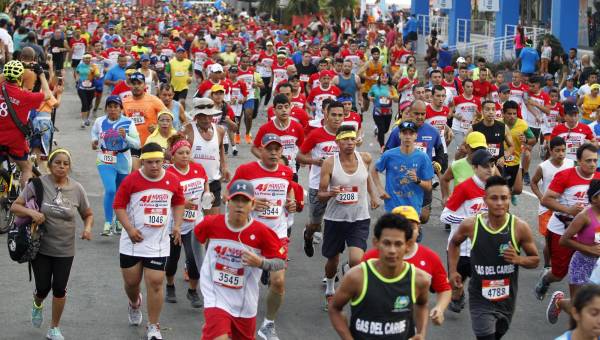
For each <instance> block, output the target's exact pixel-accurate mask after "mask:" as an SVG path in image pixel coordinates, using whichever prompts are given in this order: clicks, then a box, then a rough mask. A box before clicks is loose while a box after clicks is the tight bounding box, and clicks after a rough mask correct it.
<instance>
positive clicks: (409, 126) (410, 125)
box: [398, 120, 418, 132]
mask: <svg viewBox="0 0 600 340" xmlns="http://www.w3.org/2000/svg"><path fill="white" fill-rule="evenodd" d="M398 128H399V129H400V132H402V131H404V130H412V131H414V132H417V130H418V128H417V124H415V123H414V122H411V121H410V120H405V121H403V122H402V123H400V125H398Z"/></svg>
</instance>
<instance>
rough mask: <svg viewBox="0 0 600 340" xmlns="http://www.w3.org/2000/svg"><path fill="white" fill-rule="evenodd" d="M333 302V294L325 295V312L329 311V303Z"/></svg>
mask: <svg viewBox="0 0 600 340" xmlns="http://www.w3.org/2000/svg"><path fill="white" fill-rule="evenodd" d="M331 300H333V294H325V305H324V306H323V310H324V311H326V312H327V311H329V303H331Z"/></svg>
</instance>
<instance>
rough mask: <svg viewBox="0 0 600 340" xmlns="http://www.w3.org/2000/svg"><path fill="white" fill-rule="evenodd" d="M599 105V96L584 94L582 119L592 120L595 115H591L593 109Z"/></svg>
mask: <svg viewBox="0 0 600 340" xmlns="http://www.w3.org/2000/svg"><path fill="white" fill-rule="evenodd" d="M599 106H600V96H596V98H594V97H592V95H590V94H586V95H585V97H583V104H582V105H581V108H582V109H583V115H582V118H583V119H587V120H594V119H595V117H592V115H593V114H594V111H596V109H597V108H598V107H599Z"/></svg>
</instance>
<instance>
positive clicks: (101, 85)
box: [94, 77, 104, 92]
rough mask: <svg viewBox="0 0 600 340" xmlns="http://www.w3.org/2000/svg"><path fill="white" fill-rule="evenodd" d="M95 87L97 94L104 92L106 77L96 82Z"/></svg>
mask: <svg viewBox="0 0 600 340" xmlns="http://www.w3.org/2000/svg"><path fill="white" fill-rule="evenodd" d="M94 87H95V88H96V92H102V91H104V77H102V78H98V79H96V80H94Z"/></svg>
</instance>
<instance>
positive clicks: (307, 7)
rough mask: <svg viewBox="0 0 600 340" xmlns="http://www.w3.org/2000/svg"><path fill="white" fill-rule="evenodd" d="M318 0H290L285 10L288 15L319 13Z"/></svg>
mask: <svg viewBox="0 0 600 340" xmlns="http://www.w3.org/2000/svg"><path fill="white" fill-rule="evenodd" d="M319 9H320V6H319V2H318V1H314V0H312V1H311V0H290V4H289V5H288V7H287V9H286V10H287V12H288V14H290V15H307V14H314V13H319Z"/></svg>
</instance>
